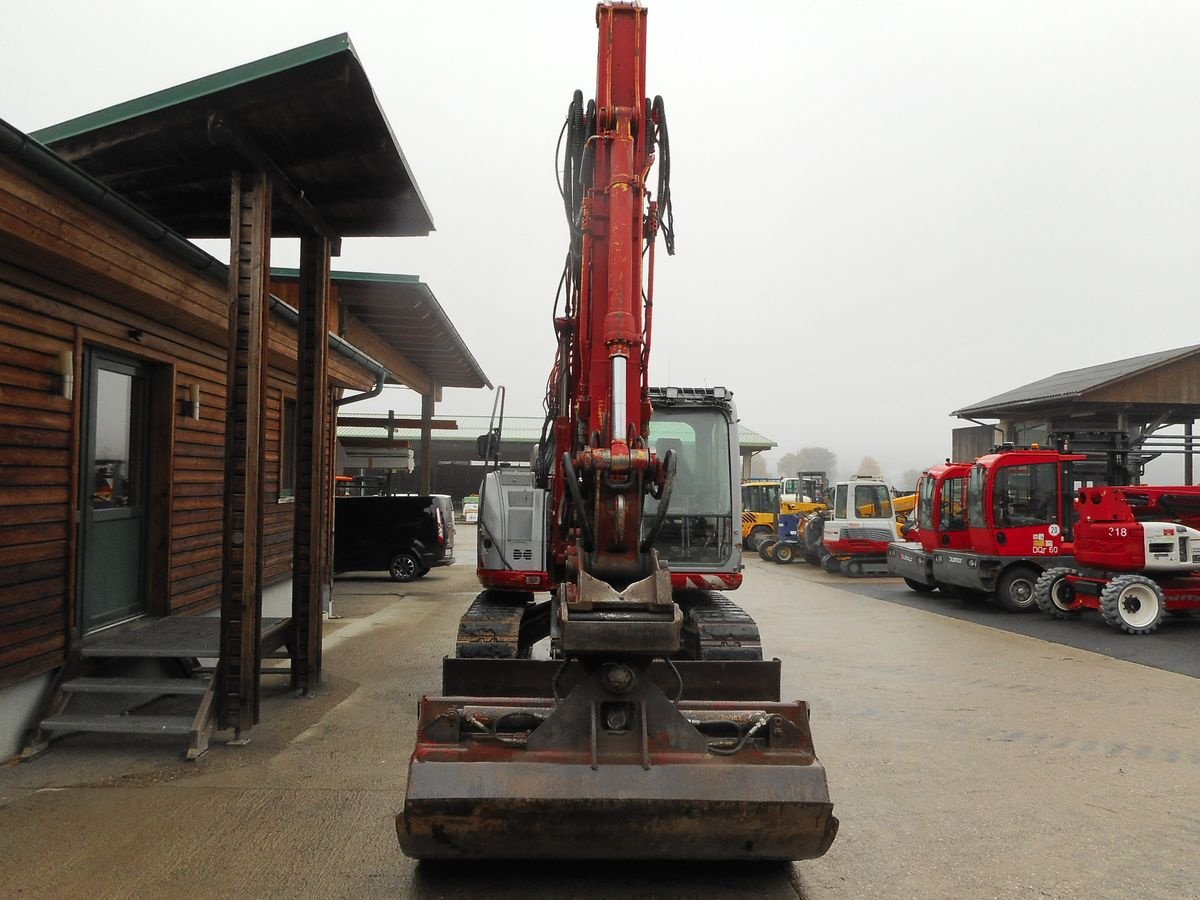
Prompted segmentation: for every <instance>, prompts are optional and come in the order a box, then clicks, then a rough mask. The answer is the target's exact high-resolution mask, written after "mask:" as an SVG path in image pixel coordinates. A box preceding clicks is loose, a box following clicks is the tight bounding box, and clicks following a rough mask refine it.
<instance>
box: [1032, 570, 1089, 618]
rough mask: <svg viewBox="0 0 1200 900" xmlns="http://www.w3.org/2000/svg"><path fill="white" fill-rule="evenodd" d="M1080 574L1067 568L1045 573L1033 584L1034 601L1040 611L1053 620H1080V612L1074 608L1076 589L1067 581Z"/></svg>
mask: <svg viewBox="0 0 1200 900" xmlns="http://www.w3.org/2000/svg"><path fill="white" fill-rule="evenodd" d="M1078 574H1079V573H1078V572H1076V571H1075V570H1074V569H1069V568H1067V567H1065V566H1059V567H1057V568H1054V569H1047V570H1046V571H1045V572H1043V573H1042V574H1041V577H1040V578H1038V580H1037V581H1035V582H1034V583H1033V599H1034V602H1035V603H1037V605H1038V609H1040V610H1041V611H1042V612H1044V613H1045V614H1046V615H1048V616H1049V617H1050V618H1052V619H1078V618H1079V610H1078V608H1073V607H1072V604H1073V603H1074V602H1075V588H1073V587H1071V584H1070V582H1068V581H1067V576H1068V575H1078Z"/></svg>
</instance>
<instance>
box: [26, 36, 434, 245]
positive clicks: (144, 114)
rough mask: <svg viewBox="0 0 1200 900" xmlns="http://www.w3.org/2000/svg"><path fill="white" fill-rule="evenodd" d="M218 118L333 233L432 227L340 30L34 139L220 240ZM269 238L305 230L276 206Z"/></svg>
mask: <svg viewBox="0 0 1200 900" xmlns="http://www.w3.org/2000/svg"><path fill="white" fill-rule="evenodd" d="M212 114H219V115H220V116H222V117H223V118H224V119H226V120H227V121H229V122H231V123H233V124H235V125H236V126H237V128H238V130H239V131H240V132H242V133H243V134H245V135H247V136H248V137H249V139H250V140H251V141H252V142H253V143H254V144H255V145H257V146H258V147H259V148H260V149H261V151H262V152H264V153H265V154H266V155H267V156H268V157H269V158H270V159H271V161H272V162H273V163H274V164H275V165H276V166H278V167H279V168H280V169H281V170H282V171H283V173H284V175H285V176H286V177H287V178H288V180H289V181H290V182H291V183H292V184H293V185H294V186H295V188H296V189H297V190H298V191H300V192H302V193H303V196H304V197H305V199H306V200H308V202H309V203H311V204H312V205H313V207H315V208H316V209H317V211H318V212H319V213H320V214H321V216H322V217H323V218H324V219H325V220H326V221H328V222H329V223H330V224H331V225H332V226H333V227H334V228H335V229H336V230H337V232H338V233H339V234H340V235H343V236H346V237H355V236H384V235H419V234H428V233H429V232H430V231H432V230H433V221H432V218H431V217H430V215H429V210H428V208H427V207H426V204H425V200H424V198H423V197H422V196H421V192H420V189H419V188H418V187H417V184H416V180H415V179H414V178H413V175H412V171H411V169H410V167H409V165H408V161H407V160H406V159H405V157H404V153H403V151H402V150H401V149H400V145H399V142H398V141H397V140H396V136H395V134H394V133H393V132H392V129H391V126H390V125H389V123H388V121H387V118H386V117H385V116H384V114H383V111H382V109H381V108H380V106H379V101H378V99H377V98H376V97H375V93H374V90H373V89H372V88H371V84H370V82H369V81H368V80H367V76H366V73H365V72H364V70H363V68H362V63H361V62H360V61H359V59H358V56H357V54H356V53H355V51H354V47H353V45H352V44H351V43H350V38H349V36H348V35H345V34H340V35H335V36H334V37H330V38H326V39H324V40H320V41H315V42H313V43H311V44H306V45H305V46H303V47H297V48H295V49H293V50H287V51H285V52H283V53H277V54H275V55H273V56H268V57H266V58H264V59H260V60H256V61H254V62H251V63H247V64H246V65H242V66H237V67H235V68H232V69H228V70H226V71H223V72H218V73H216V74H214V75H208V76H205V77H203V78H197V79H194V80H192V81H188V82H186V83H184V84H180V85H176V86H174V87H170V88H166V89H164V90H160V91H156V92H154V93H152V94H148V95H146V96H144V97H139V98H137V99H135V100H129V101H126V102H124V103H118V104H116V105H115V106H111V107H108V108H107V109H103V110H99V111H97V112H93V113H89V114H87V115H84V116H80V117H78V118H75V119H71V120H70V121H67V122H63V123H60V124H58V125H53V126H51V127H49V128H43V129H41V130H40V131H36V132H34V133H33V135H32V136H33V137H34V138H35V139H37V140H38V141H41V142H42V143H43V144H46V145H47V146H49V147H50V148H51V149H53V150H54V151H55V152H56V153H58V154H59V155H60V156H62V157H63V158H64V159H66V160H68V161H69V162H72V163H74V164H75V165H77V166H78V167H79V168H81V169H82V170H84V171H85V172H87V173H88V174H89V175H92V176H93V177H94V178H96V179H98V180H99V181H101V182H102V183H104V184H105V185H106V186H107V187H109V188H110V189H112V190H114V191H116V192H118V193H120V194H122V195H124V196H126V197H127V198H128V199H129V200H130V201H131V202H133V203H134V204H135V205H136V206H138V207H140V208H141V209H144V210H145V211H146V212H148V213H150V214H151V215H153V216H154V217H156V218H158V219H160V220H162V221H163V222H166V223H167V224H168V225H170V226H171V227H172V228H174V229H175V230H177V231H179V232H180V233H181V234H183V235H185V236H186V237H193V238H196V237H227V236H228V234H229V173H230V171H231V170H233V169H235V168H245V160H241V159H239V158H237V157H236V156H234V154H233V152H232V151H231V150H229V149H227V148H224V147H217V146H215V145H214V144H213V143H212V142H211V141H210V140H209V134H208V122H209V116H210V115H212ZM273 229H274V233H275V235H276V236H278V237H286V236H297V235H302V234H308V233H310V230H309V229H308V228H307V227H306V226H305V225H304V224H303V223H302V222H301V221H299V220H298V218H297V217H296V215H295V214H294V213H293V212H292V211H291V210H290V209H289V208H288V207H287V205H286V204H276V209H275V212H274V221H273Z"/></svg>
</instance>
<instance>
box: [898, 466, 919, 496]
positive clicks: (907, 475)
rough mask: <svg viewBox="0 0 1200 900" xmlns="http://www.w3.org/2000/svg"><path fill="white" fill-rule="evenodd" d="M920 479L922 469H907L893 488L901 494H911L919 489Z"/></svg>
mask: <svg viewBox="0 0 1200 900" xmlns="http://www.w3.org/2000/svg"><path fill="white" fill-rule="evenodd" d="M920 477H921V470H920V469H906V470H905V471H904V473H903V474H902V475H901V476H900V477H899V478H897V479H896V481H895V482H894V483H893V484H892V487H894V488H895V489H896V490H898V491H900V492H901V493H905V494H907V493H910V492H912V491H915V490H916V489H917V479H918V478H920Z"/></svg>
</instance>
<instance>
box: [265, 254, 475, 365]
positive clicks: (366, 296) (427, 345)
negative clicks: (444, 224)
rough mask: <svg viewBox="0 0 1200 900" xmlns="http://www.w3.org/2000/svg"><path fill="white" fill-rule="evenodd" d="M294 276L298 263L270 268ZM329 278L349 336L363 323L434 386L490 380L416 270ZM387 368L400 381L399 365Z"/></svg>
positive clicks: (285, 277)
mask: <svg viewBox="0 0 1200 900" xmlns="http://www.w3.org/2000/svg"><path fill="white" fill-rule="evenodd" d="M298 279H299V272H298V271H297V270H296V269H272V270H271V280H272V282H285V283H286V282H293V281H297V280H298ZM330 281H331V282H332V284H333V288H334V290H335V291H336V293H337V296H338V306H339V310H340V312H341V315H342V325H343V333H344V335H345V336H346V337H347V338H349V339H350V340H351V341H354V342H356V343H359V342H360V341H361V339H362V336H361V334H360V333H357V332H358V330H359V329H361V328H365V329H366V330H368V331H369V332H370V333H371V334H372V335H374V336H375V337H377V338H378V339H379V340H381V341H382V342H383V343H384V344H386V345H387V346H389V347H391V348H393V349H394V350H395V351H396V352H397V353H398V354H399V355H400V356H402V357H403V358H404V359H405V360H406V361H408V362H409V363H411V365H412V366H413V367H415V368H416V369H417V370H419V371H420V372H421V373H422V374H423V375H425V376H427V378H428V379H429V381H431V382H432V384H434V385H436V387H438V388H446V387H451V388H483V387H487V388H490V387H491V386H492V383H491V382H490V381H489V380H488V378H487V376H486V375H485V374H484V372H483V369H482V368H480V366H479V363H478V362H476V360H475V357H474V356H473V355H472V353H471V351H470V350H469V349H468V348H467V345H466V342H465V341H464V340H463V339H462V336H461V335H460V334H459V333H458V329H456V328H455V327H454V323H453V322H451V321H450V317H449V316H447V315H446V313H445V310H443V309H442V306H441V304H440V303H438V300H437V297H435V296H434V294H433V291H431V290H430V289H429V285H427V284H425V282H423V281H421V279H420V278H419V277H417V276H416V275H398V274H385V273H378V272H333V273H332V274H331V276H330ZM389 369H391V370H392V373H393V374H394V375H396V376H397V377H398V380H400V381H401V382H404V378H403V374H404V373H403V371H397V370H402V369H403V367H401V366H389ZM404 383H407V382H404Z"/></svg>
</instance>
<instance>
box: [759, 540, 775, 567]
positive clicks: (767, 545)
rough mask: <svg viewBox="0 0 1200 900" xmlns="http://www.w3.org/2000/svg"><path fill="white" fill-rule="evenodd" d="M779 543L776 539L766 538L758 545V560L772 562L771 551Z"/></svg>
mask: <svg viewBox="0 0 1200 900" xmlns="http://www.w3.org/2000/svg"><path fill="white" fill-rule="evenodd" d="M778 543H779V541H778V540H776V539H775V538H764V539H763V540H762V541H760V542H759V545H758V558H759V559H765V560H767V561H768V562H769V561H770V560H771V550H772V548H774V546H775V545H776V544H778Z"/></svg>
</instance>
